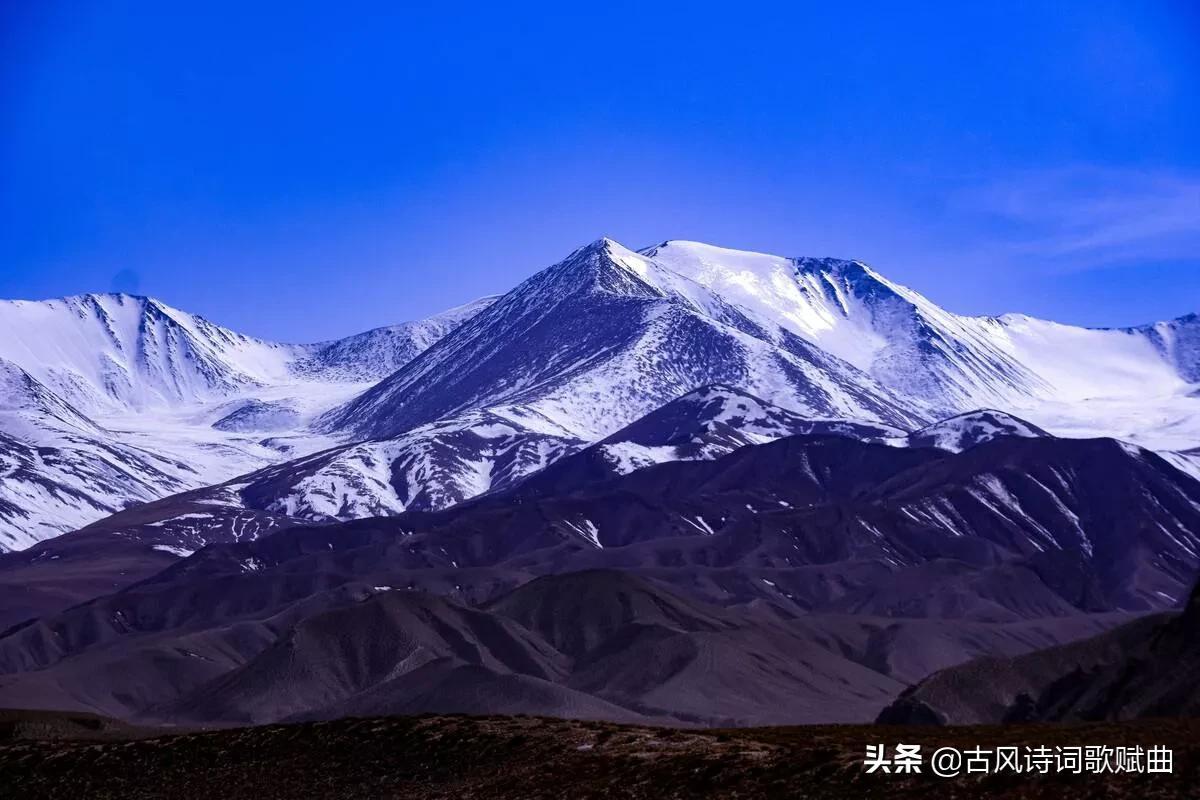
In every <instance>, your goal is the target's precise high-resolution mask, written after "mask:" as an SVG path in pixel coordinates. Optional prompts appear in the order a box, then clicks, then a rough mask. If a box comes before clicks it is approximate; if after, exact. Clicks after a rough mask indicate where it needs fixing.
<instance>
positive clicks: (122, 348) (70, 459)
mask: <svg viewBox="0 0 1200 800" xmlns="http://www.w3.org/2000/svg"><path fill="white" fill-rule="evenodd" d="M1198 331H1200V320H1198V318H1197V317H1196V316H1195V315H1191V316H1186V317H1181V318H1179V319H1177V320H1175V321H1172V322H1163V323H1156V324H1152V325H1146V326H1141V327H1136V328H1128V329H1111V330H1093V329H1084V328H1078V327H1072V326H1067V325H1060V324H1057V323H1053V322H1048V321H1045V320H1038V319H1034V318H1030V317H1026V316H1022V315H1015V314H1010V315H1004V316H1001V317H969V316H962V315H957V314H953V313H951V312H948V311H945V310H944V309H941V308H939V307H938V306H937V305H936V304H934V303H933V302H932V301H930V300H929V299H927V298H925V297H923V296H922V295H920V294H918V293H916V292H914V291H912V290H911V289H908V288H906V287H904V286H901V285H899V284H897V283H894V282H892V281H889V280H888V279H887V278H885V277H883V276H882V275H880V274H879V273H878V272H876V271H875V270H873V269H872V268H871V267H869V266H867V265H865V264H863V263H861V262H857V261H846V260H839V259H828V258H822V259H812V258H782V257H777V256H771V255H765V254H760V253H750V252H741V251H735V250H727V249H723V248H719V247H713V246H710V245H704V244H699V243H695V242H679V241H669V242H665V243H663V244H661V245H658V246H655V247H651V248H647V249H645V250H643V251H641V252H634V251H631V250H628V249H626V248H624V247H622V246H621V245H619V244H617V243H616V242H613V241H611V240H608V239H602V240H599V241H597V242H594V243H592V244H590V245H588V246H586V247H583V248H580V249H579V250H577V251H575V252H574V253H572V254H571V255H570V256H569V257H568V258H566V259H565V260H563V261H562V262H560V263H558V264H555V265H553V266H551V267H549V268H547V269H544V270H542V271H541V272H539V273H537V274H535V275H534V276H533V277H531V278H529V279H528V280H526V281H524V282H523V283H521V284H520V285H518V286H517V287H516V288H514V289H513V290H512V291H510V292H508V293H506V294H504V295H502V296H500V297H496V298H485V299H483V300H480V301H476V302H475V303H470V304H467V305H465V306H461V307H459V308H456V309H452V310H450V311H448V312H445V313H444V314H441V315H438V316H436V317H432V318H430V319H428V320H424V321H421V322H417V323H406V324H403V325H397V326H390V327H385V328H379V329H376V330H373V331H368V332H366V333H363V334H359V335H356V336H352V337H348V338H346V339H342V340H338V341H333V342H322V343H317V344H304V345H294V344H280V343H275V342H269V341H265V340H261V339H257V338H254V337H249V336H245V335H242V334H239V333H236V332H234V331H231V330H228V329H226V328H223V327H221V326H218V325H215V324H213V323H211V322H208V321H207V320H205V319H203V318H201V317H198V316H195V315H193V314H189V313H186V312H183V311H179V310H178V309H174V308H171V307H170V306H167V305H165V304H163V303H160V302H158V301H156V300H152V299H148V298H140V297H132V296H129V295H83V296H79V297H71V298H65V299H62V300H54V301H46V302H25V301H11V302H0V394H2V395H3V396H2V397H0V433H2V434H4V436H5V439H4V440H3V441H4V453H5V454H6V455H4V456H0V459H3V464H4V466H3V469H4V470H5V472H4V473H3V475H4V476H5V478H4V480H3V481H0V547H6V548H12V547H21V546H25V545H27V544H29V543H30V542H32V541H35V540H36V539H39V538H44V537H45V536H47V535H51V534H53V533H56V532H60V531H63V530H69V529H71V528H74V527H78V526H79V525H80V524H84V523H87V522H91V521H93V520H95V519H97V518H99V517H102V516H104V515H106V514H109V513H112V512H114V511H117V510H120V509H122V508H125V507H126V506H128V505H129V504H131V503H143V502H146V501H148V500H153V499H155V498H159V497H164V496H167V495H171V494H174V493H178V492H181V491H185V490H191V489H195V488H198V487H203V486H210V485H223V484H228V482H229V481H231V479H235V478H238V476H246V477H250V476H253V480H250V481H244V480H242V479H241V478H238V481H237V483H238V485H244V486H247V487H249V486H253V487H255V488H254V489H253V491H251V492H250V494H246V495H245V496H244V497H243V494H244V493H239V494H238V496H239V498H242V499H241V500H239V503H244V504H245V505H246V508H248V509H251V510H255V511H259V512H262V513H265V514H281V515H286V516H287V517H288V518H289V519H291V518H299V519H311V520H327V519H347V518H352V517H358V516H367V515H373V514H394V513H399V512H400V511H402V510H405V509H419V508H428V509H438V508H444V507H446V506H447V505H451V504H453V503H456V502H461V501H462V500H464V499H468V498H470V497H473V496H476V495H478V494H480V493H485V492H489V491H495V490H497V489H501V488H505V487H507V486H510V485H512V484H513V483H514V482H516V481H518V480H521V479H523V478H525V477H526V476H527V475H530V474H532V473H534V472H537V471H538V470H540V469H542V468H544V467H546V466H547V465H549V464H551V463H552V462H554V461H555V460H556V459H559V458H561V457H562V456H564V455H568V454H571V453H575V452H576V451H579V450H581V449H583V448H585V447H587V446H588V445H593V444H594V445H597V446H596V447H595V448H593V449H591V450H590V451H589V452H591V453H592V455H593V456H596V457H600V458H602V460H604V462H605V464H607V465H608V468H612V469H613V470H614V471H615V472H617V473H621V472H627V471H629V470H631V469H634V468H638V467H642V466H645V465H647V464H651V463H658V462H661V461H668V460H680V459H694V458H711V457H715V456H716V455H721V454H724V453H726V452H729V451H730V450H731V449H733V448H735V447H738V446H741V445H744V444H747V443H755V442H761V441H766V440H768V439H770V438H775V437H777V436H783V435H788V434H789V433H797V432H817V428H818V427H820V426H822V425H824V426H827V427H829V430H828V431H826V432H829V433H835V434H839V433H840V434H845V435H850V436H853V437H856V438H859V439H862V440H868V441H870V440H879V441H887V442H888V443H890V444H894V445H901V446H902V445H932V446H934V447H938V448H942V449H950V450H962V449H964V448H967V447H971V446H973V445H976V444H979V443H981V442H986V441H989V440H990V439H992V438H995V437H996V436H1038V435H1041V434H1044V433H1047V432H1048V433H1049V434H1053V435H1056V436H1068V437H1096V436H1112V437H1115V438H1119V439H1123V440H1127V441H1131V442H1134V443H1137V444H1139V445H1143V446H1148V447H1151V448H1153V449H1156V450H1160V451H1163V452H1164V457H1165V458H1167V459H1168V460H1170V461H1171V463H1173V464H1175V465H1176V466H1178V467H1179V468H1181V469H1184V470H1186V471H1189V472H1191V473H1192V474H1195V471H1196V468H1195V467H1194V466H1193V465H1194V464H1195V461H1196V459H1195V457H1194V456H1192V455H1189V454H1188V451H1189V450H1192V449H1194V448H1195V447H1196V446H1197V445H1198V444H1200V385H1198V383H1197V381H1198V380H1200V333H1198ZM717 386H720V387H722V388H719V389H717V388H705V387H717ZM701 389H703V390H704V392H707V393H708V394H697V395H695V396H689V393H692V392H697V391H698V390H701ZM981 408H984V409H1002V410H999V411H978V409H981ZM948 418H950V419H948ZM935 420H942V421H941V422H935ZM1024 420H1029V422H1025V421H1024ZM837 426H850V427H849V428H847V429H846V430H845V431H839V430H835V429H834V428H835V427H837ZM913 430H916V431H917V432H916V433H914V434H912V436H911V437H909V436H908V432H909V431H913ZM268 476H269V477H268Z"/></svg>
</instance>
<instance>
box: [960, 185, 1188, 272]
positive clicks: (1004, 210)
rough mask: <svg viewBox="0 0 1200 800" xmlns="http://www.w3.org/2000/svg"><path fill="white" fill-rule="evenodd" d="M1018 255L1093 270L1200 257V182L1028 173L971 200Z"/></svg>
mask: <svg viewBox="0 0 1200 800" xmlns="http://www.w3.org/2000/svg"><path fill="white" fill-rule="evenodd" d="M967 205H968V207H969V208H973V209H974V210H975V211H977V212H982V213H984V214H985V215H986V216H987V217H988V218H989V221H990V223H991V227H992V228H993V229H994V233H995V236H996V238H997V239H998V240H999V242H1000V243H1002V244H1003V246H1005V247H1006V248H1008V249H1010V250H1012V251H1013V252H1014V253H1017V254H1022V255H1026V256H1042V257H1048V258H1064V259H1067V260H1071V261H1076V260H1078V261H1081V262H1082V261H1086V262H1088V263H1092V264H1101V263H1110V262H1112V261H1117V260H1126V259H1131V258H1147V259H1149V258H1166V257H1181V256H1182V257H1196V256H1198V255H1200V176H1198V175H1184V174H1176V173H1167V172H1150V171H1145V172H1143V171H1135V170H1117V169H1108V168H1097V167H1072V168H1069V169H1057V170H1045V171H1038V172H1025V173H1021V174H1018V175H1016V176H1012V177H1010V178H1007V179H1005V180H1004V181H1002V182H996V183H992V184H989V185H987V186H985V187H982V188H980V189H977V190H975V191H972V192H970V193H968V195H967Z"/></svg>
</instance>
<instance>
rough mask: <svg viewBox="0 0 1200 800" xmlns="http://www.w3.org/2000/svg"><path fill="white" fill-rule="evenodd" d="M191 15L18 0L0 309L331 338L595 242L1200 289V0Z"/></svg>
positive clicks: (968, 279) (1105, 292)
mask: <svg viewBox="0 0 1200 800" xmlns="http://www.w3.org/2000/svg"><path fill="white" fill-rule="evenodd" d="M183 5H184V4H176V3H122V2H82V1H81V2H61V3H60V2H53V0H40V1H38V2H33V1H32V0H29V1H28V2H25V1H24V0H14V1H13V2H5V3H3V4H0V8H2V10H0V296H3V297H24V298H43V297H50V296H58V295H63V294H71V293H79V292H85V291H108V290H110V289H114V288H116V289H124V290H137V291H138V292H140V293H143V294H152V295H155V296H158V297H161V298H163V299H164V300H166V301H168V302H170V303H172V304H174V305H177V306H180V307H182V308H185V309H188V310H192V311H197V312H199V313H202V314H204V315H205V316H208V317H210V318H211V319H214V320H216V321H218V322H221V323H223V324H226V325H229V326H231V327H234V328H237V329H240V330H244V331H246V332H249V333H253V334H258V335H262V336H268V337H274V338H278V339H285V340H312V339H321V338H326V337H332V336H336V335H341V334H348V333H351V332H354V331H357V330H360V329H364V328H368V327H372V326H375V325H381V324H386V323H390V322H397V321H401V320H404V319H410V318H414V317H419V316H422V315H425V314H428V313H431V312H434V311H437V310H439V309H441V308H443V307H446V306H450V305H454V304H457V303H459V302H463V301H466V300H469V299H472V298H473V297H476V296H479V295H483V294H488V293H494V292H500V291H503V290H505V289H508V288H510V287H511V286H512V285H514V284H515V283H516V282H517V281H519V280H520V279H522V278H524V277H526V276H527V275H529V274H531V273H532V272H534V271H536V270H537V269H540V268H541V267H543V266H546V265H548V264H550V263H552V262H554V261H556V260H558V259H559V258H561V257H562V256H564V255H565V254H567V253H568V252H569V251H570V250H572V249H573V248H574V247H576V246H578V245H580V244H582V243H584V242H587V241H590V240H592V239H595V238H597V237H599V236H601V235H608V236H611V237H613V238H615V239H617V240H619V241H621V242H623V243H625V244H627V245H629V246H631V247H642V246H646V245H649V244H653V243H655V242H657V241H660V240H662V239H667V238H686V239H699V240H703V241H708V242H712V243H715V244H722V245H726V246H730V247H740V248H746V249H756V250H763V251H767V252H774V253H779V254H783V255H838V256H845V257H856V258H862V259H865V260H867V261H869V262H871V263H872V264H874V265H875V266H876V267H877V268H878V269H880V271H882V272H883V273H884V274H887V275H889V276H891V277H893V278H894V279H896V280H899V281H901V282H904V283H907V284H909V285H911V286H913V287H914V288H916V289H918V290H920V291H922V292H924V293H925V294H927V295H929V296H930V297H932V298H933V299H934V300H936V301H938V302H940V303H942V304H943V305H945V306H947V307H949V308H951V309H952V310H956V311H962V312H971V313H1000V312H1004V311H1025V312H1028V313H1034V314H1038V315H1042V316H1049V317H1053V318H1057V319H1061V320H1063V321H1068V322H1076V323H1083V324H1091V325H1105V324H1110V325H1122V324H1132V323H1137V322H1142V321H1148V320H1151V319H1157V318H1166V317H1173V316H1177V315H1180V314H1183V313H1185V312H1187V311H1192V310H1200V4H1197V3H1195V2H1188V1H1186V0H1185V1H1181V2H1134V1H1133V0H1130V2H1127V3H1109V2H1103V1H1102V0H1086V1H1085V2H1079V3H1071V2H1062V3H1044V2H1037V3H1034V2H1031V3H1019V2H995V3H946V4H944V6H942V7H941V8H934V7H933V5H932V4H921V3H911V2H905V3H894V4H893V3H866V4H862V3H854V4H840V3H828V2H825V3H820V4H816V3H787V4H780V5H777V6H771V5H765V4H737V3H734V4H729V3H720V4H712V5H707V4H704V3H695V2H693V3H686V4H683V3H681V4H678V5H665V4H653V5H654V8H653V9H650V8H646V7H645V6H648V5H651V4H647V3H630V4H620V3H611V2H605V3H592V4H588V5H586V6H584V5H580V4H574V3H561V2H560V3H544V4H543V3H538V4H516V3H512V4H510V3H487V4H478V5H476V4H456V5H451V4H446V3H439V4H437V5H438V6H441V8H440V9H439V10H436V11H435V10H431V9H432V7H433V5H434V4H428V7H427V8H426V9H424V10H412V9H403V8H399V7H398V6H399V5H400V4H396V3H358V2H352V1H351V0H342V2H337V3H311V4H310V3H304V2H286V3H277V4H273V3H246V2H229V3H226V2H207V3H197V4H189V5H192V8H191V9H190V10H183V8H182V6H183ZM572 6H574V8H572ZM838 7H842V8H845V9H846V10H840V9H839V8H838Z"/></svg>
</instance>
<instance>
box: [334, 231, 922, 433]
mask: <svg viewBox="0 0 1200 800" xmlns="http://www.w3.org/2000/svg"><path fill="white" fill-rule="evenodd" d="M700 301H703V302H700ZM716 383H720V384H726V385H730V386H734V387H737V388H739V389H742V390H744V391H747V392H750V393H752V394H754V395H756V396H759V397H762V398H763V399H764V400H767V401H768V402H771V403H774V404H776V405H779V406H782V407H784V408H790V409H793V410H795V411H797V412H799V413H803V414H805V415H808V416H814V417H825V418H828V417H839V418H854V419H861V420H864V421H870V422H879V423H883V424H889V425H897V426H907V425H911V424H912V423H914V422H919V421H921V420H922V419H923V415H922V405H921V404H920V403H919V402H916V401H911V400H903V399H901V398H898V397H896V396H895V395H893V394H892V393H891V392H889V391H888V390H887V389H885V388H884V387H882V386H881V385H879V384H878V382H876V381H874V380H873V379H871V378H870V377H869V376H867V375H865V374H864V373H862V372H861V371H860V370H858V369H856V368H854V367H853V366H851V365H850V364H847V363H845V362H844V361H842V360H840V359H838V358H836V357H834V356H831V355H829V354H827V353H825V352H823V351H822V350H820V349H819V348H817V347H815V346H813V345H811V344H809V343H808V342H806V341H804V340H803V339H801V338H799V337H797V336H795V335H792V334H791V333H790V332H788V331H786V330H781V329H779V328H778V326H776V327H774V328H771V329H769V330H767V329H764V327H763V326H762V325H760V324H758V323H756V322H754V321H753V320H751V319H749V318H747V317H746V316H745V315H744V314H742V313H741V312H740V311H739V310H738V309H737V308H735V307H733V306H731V305H729V304H728V303H725V302H724V301H723V300H722V299H721V297H719V296H718V295H716V294H714V293H712V292H708V291H707V290H705V289H704V288H703V287H701V286H699V285H698V284H695V283H694V282H691V281H688V280H687V279H686V278H684V277H682V276H679V275H676V274H674V273H671V272H670V271H669V270H665V269H662V268H660V267H658V266H657V265H656V264H654V262H652V261H650V260H649V259H647V258H646V257H644V256H641V255H638V254H637V253H633V252H631V251H629V250H627V249H625V248H624V247H622V246H620V245H619V244H617V243H615V242H612V241H611V240H607V239H603V240H600V241H598V242H594V243H592V244H591V245H589V246H587V247H584V248H581V249H580V250H577V251H576V252H575V253H573V254H571V256H570V257H568V258H567V259H566V260H564V261H562V262H561V263H559V264H556V265H555V266H553V267H550V268H548V269H546V270H543V271H542V272H540V273H538V274H537V275H535V276H533V277H532V278H530V279H529V280H527V281H525V282H524V283H522V284H521V285H520V286H518V287H517V288H515V289H514V290H512V291H511V292H509V293H508V294H506V295H504V296H503V297H501V298H500V299H499V300H497V301H496V302H495V303H493V304H492V305H491V306H489V307H488V308H487V309H486V310H485V311H483V312H482V313H480V314H479V315H477V316H476V317H474V318H473V319H472V320H471V321H470V322H468V323H466V324H464V325H462V326H461V327H459V328H457V329H456V330H455V331H454V332H453V333H452V334H450V335H449V336H447V337H446V338H445V339H443V340H442V341H440V342H439V343H438V344H437V345H435V346H433V347H431V348H430V349H429V350H427V351H426V352H425V353H423V354H422V355H421V356H420V357H419V358H417V359H415V360H414V361H412V362H411V363H410V364H409V365H408V366H406V367H405V368H404V369H402V370H400V371H399V372H397V373H396V374H395V375H393V376H391V377H390V378H388V379H386V380H384V381H383V382H381V383H380V384H379V385H378V386H376V387H374V388H372V389H371V390H369V391H368V392H366V393H365V394H364V395H363V396H362V397H360V398H357V399H356V400H355V401H354V402H352V403H350V404H348V405H347V406H345V407H342V408H340V409H338V410H337V411H335V412H334V413H332V414H330V415H327V416H326V417H325V418H324V420H323V421H322V424H323V427H324V429H326V430H330V431H341V432H350V433H352V435H355V436H360V437H388V436H393V435H395V434H397V433H399V432H402V431H404V430H407V429H409V428H412V427H416V426H418V425H423V424H427V423H429V422H431V421H434V420H436V419H438V418H440V417H444V416H447V415H454V414H458V413H461V412H463V411H467V410H477V409H488V410H491V411H492V412H493V413H497V414H500V415H501V416H506V417H507V416H510V415H517V414H520V415H523V416H525V417H526V419H525V420H524V424H526V425H530V426H533V425H538V424H540V425H544V426H546V429H547V430H552V431H555V432H559V431H566V432H568V433H569V434H570V435H574V436H577V437H579V438H583V439H590V440H594V439H597V438H601V437H603V436H605V435H607V434H609V433H611V432H613V431H615V430H617V429H618V428H620V427H622V426H623V425H625V424H628V423H629V422H632V421H633V420H634V419H637V418H638V417H640V416H642V415H643V414H645V413H647V412H648V411H651V410H653V409H654V408H657V407H658V406H661V405H662V404H663V403H666V402H667V401H669V400H671V399H674V398H675V397H678V396H679V395H681V394H684V393H686V392H688V391H690V390H692V389H695V388H697V387H700V386H705V385H710V384H716ZM535 421H536V422H535Z"/></svg>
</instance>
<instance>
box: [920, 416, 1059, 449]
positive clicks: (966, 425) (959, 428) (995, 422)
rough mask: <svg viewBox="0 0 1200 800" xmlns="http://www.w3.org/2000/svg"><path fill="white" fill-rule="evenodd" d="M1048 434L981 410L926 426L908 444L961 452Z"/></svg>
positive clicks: (1011, 419)
mask: <svg viewBox="0 0 1200 800" xmlns="http://www.w3.org/2000/svg"><path fill="white" fill-rule="evenodd" d="M1049 435H1050V434H1048V433H1046V432H1045V431H1044V430H1042V429H1041V428H1039V427H1038V426H1036V425H1033V424H1031V423H1029V422H1026V421H1025V420H1022V419H1017V418H1016V417H1014V416H1013V415H1012V414H1005V413H1004V412H1003V411H992V410H990V409H981V410H979V411H970V412H967V413H966V414H958V415H956V416H953V417H950V418H949V419H944V420H941V421H939V422H935V423H934V424H932V425H927V426H925V427H924V428H921V429H920V430H917V431H913V432H912V433H910V434H909V435H908V436H907V439H906V441H907V443H908V445H909V446H910V447H938V448H941V449H942V450H950V451H952V452H955V453H961V452H962V451H963V450H966V449H968V448H971V447H974V446H975V445H977V444H983V443H984V442H990V441H992V440H993V439H998V438H1000V437H1002V436H1021V437H1026V438H1034V437H1039V436H1049Z"/></svg>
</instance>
